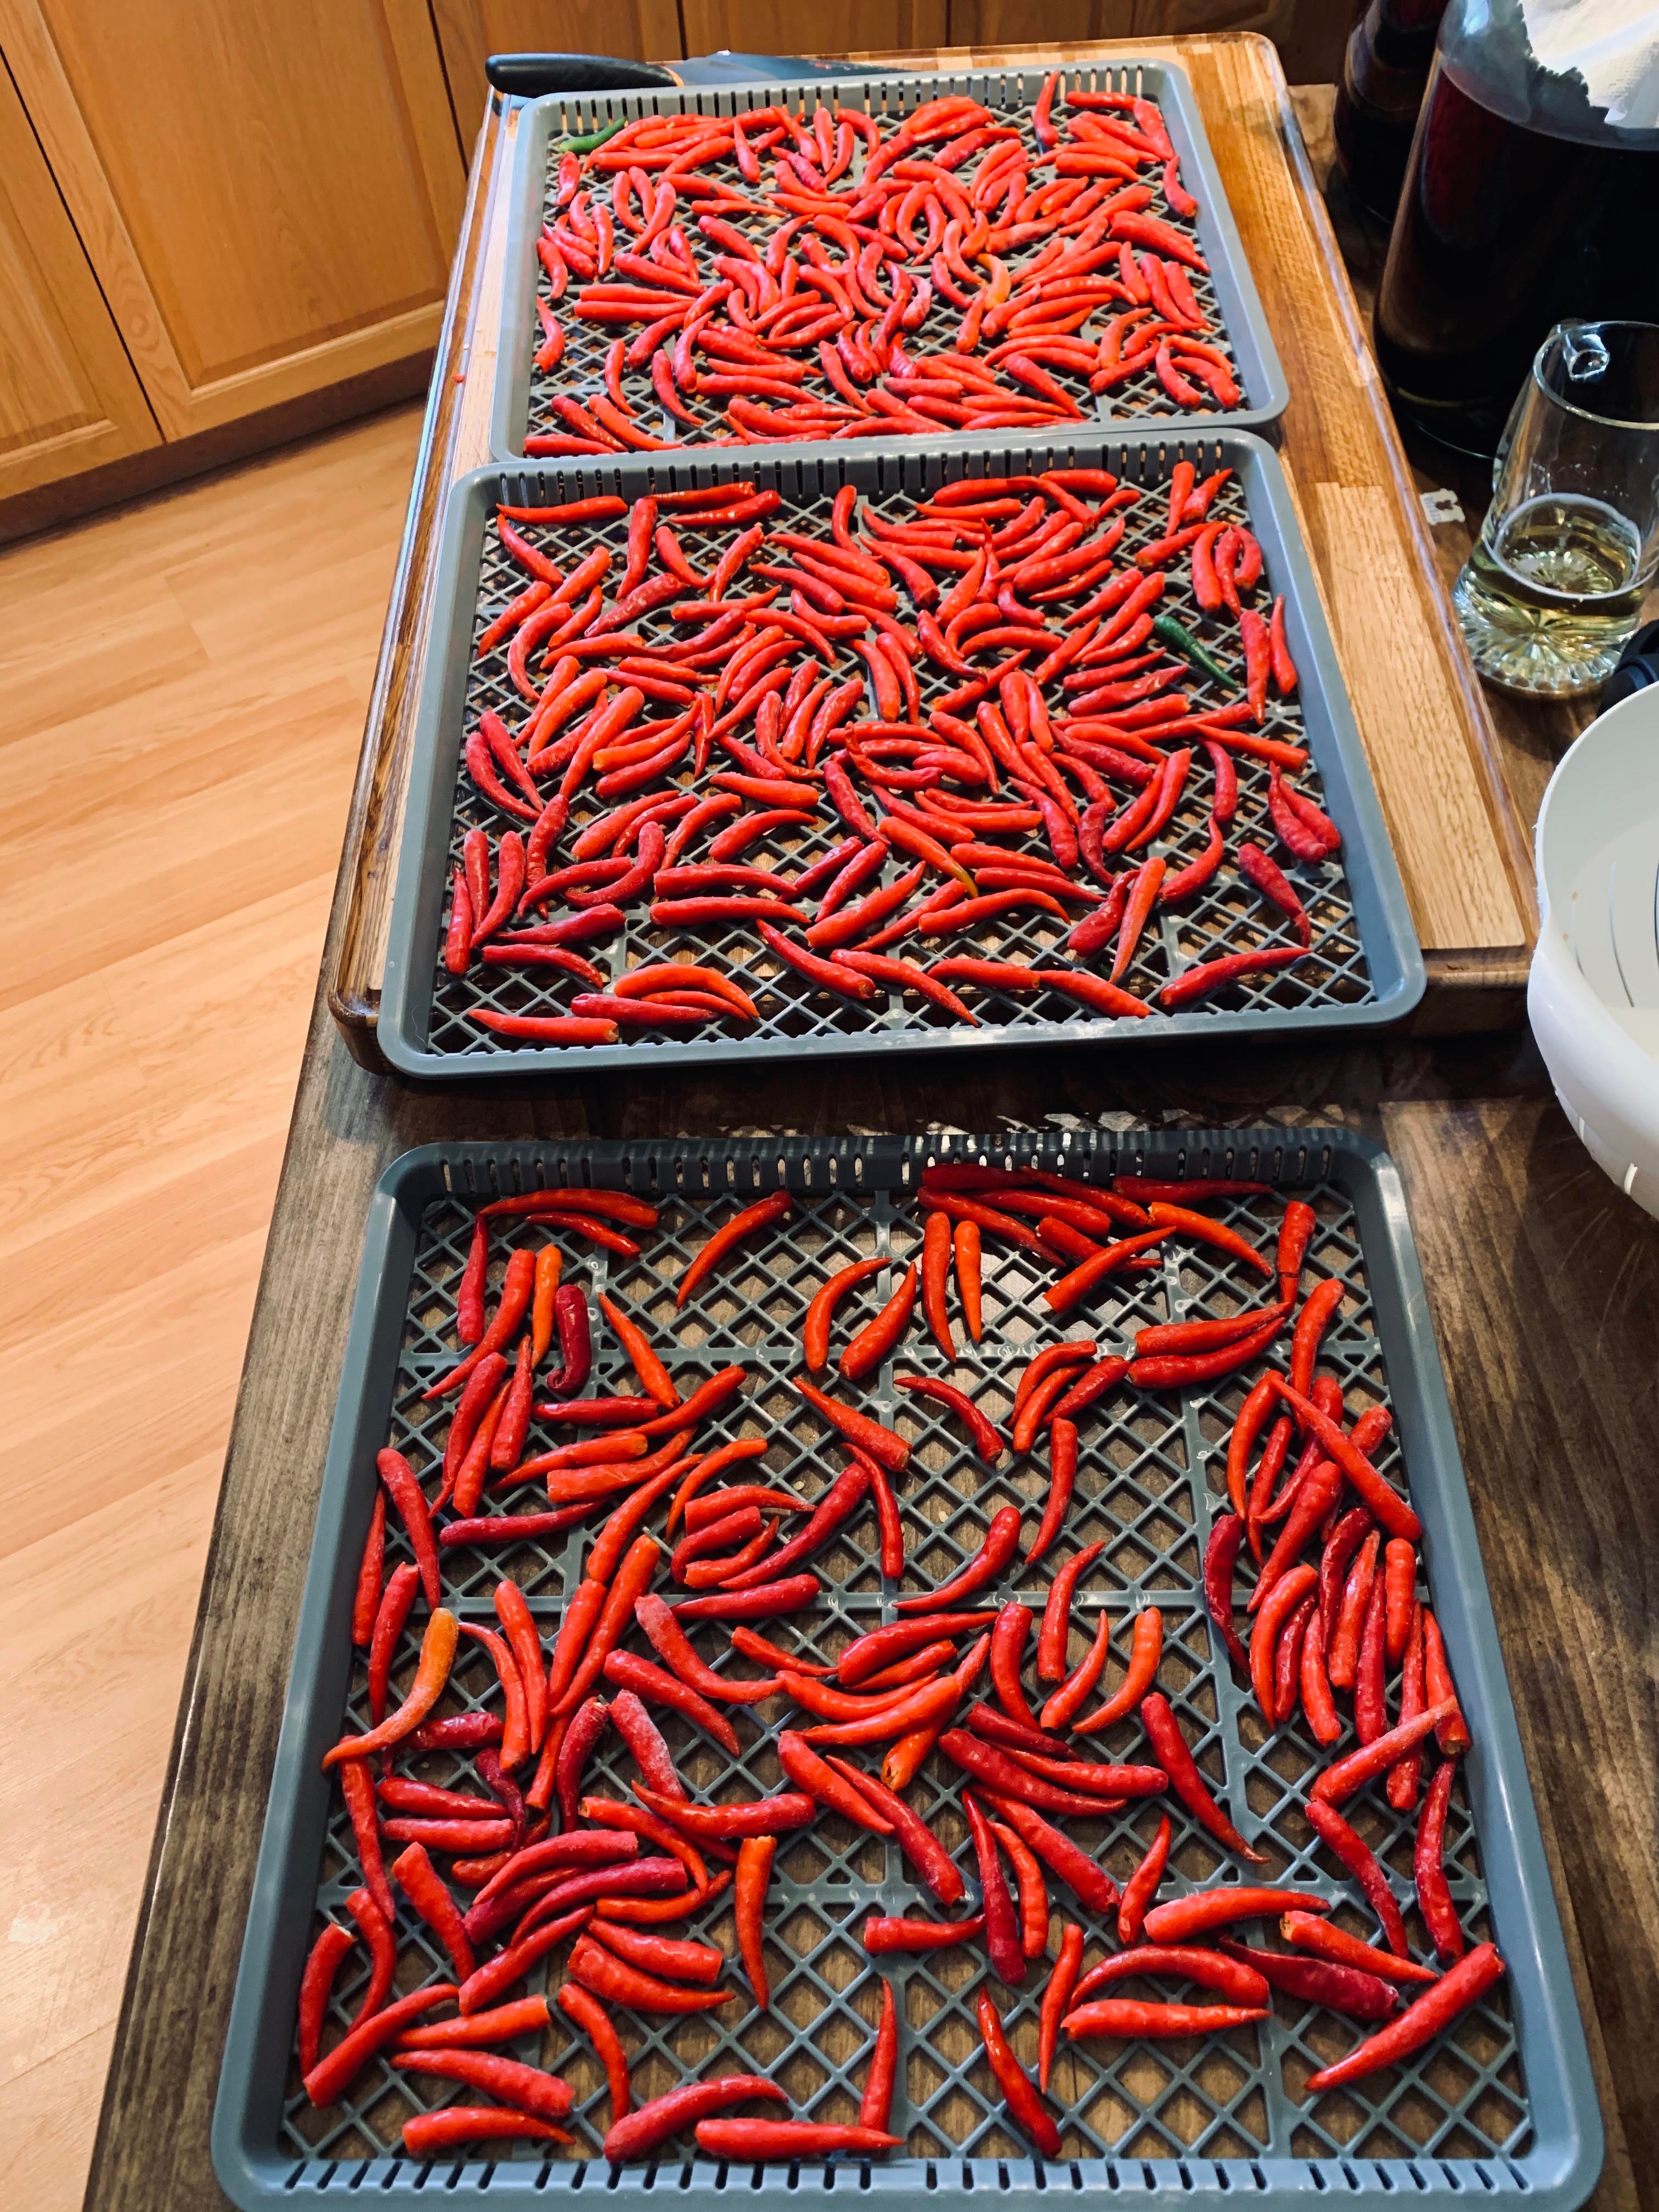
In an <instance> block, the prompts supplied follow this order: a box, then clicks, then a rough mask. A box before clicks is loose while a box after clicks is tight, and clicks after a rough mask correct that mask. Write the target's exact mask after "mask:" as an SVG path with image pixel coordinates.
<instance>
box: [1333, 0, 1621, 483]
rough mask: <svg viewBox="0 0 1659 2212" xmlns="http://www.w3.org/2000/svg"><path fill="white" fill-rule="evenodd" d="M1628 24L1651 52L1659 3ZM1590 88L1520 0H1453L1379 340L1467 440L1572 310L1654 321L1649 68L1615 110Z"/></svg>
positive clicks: (1587, 26)
mask: <svg viewBox="0 0 1659 2212" xmlns="http://www.w3.org/2000/svg"><path fill="white" fill-rule="evenodd" d="M1578 12H1579V15H1580V16H1581V17H1582V18H1583V19H1584V20H1583V35H1584V36H1585V38H1586V39H1587V40H1591V39H1593V35H1594V32H1595V18H1596V17H1597V16H1598V15H1600V14H1601V12H1602V11H1601V9H1599V8H1598V7H1597V6H1596V5H1595V0H1584V4H1583V6H1582V7H1581V9H1580V10H1579V11H1578ZM1635 35H1636V36H1637V37H1638V38H1639V39H1641V40H1644V41H1645V49H1646V53H1645V58H1644V57H1642V56H1641V55H1639V54H1638V60H1641V61H1643V64H1644V66H1650V65H1651V63H1652V49H1653V46H1654V44H1655V40H1656V38H1659V30H1656V27H1655V23H1654V19H1653V18H1652V17H1650V18H1649V19H1648V22H1647V25H1646V27H1645V28H1644V27H1642V26H1640V25H1638V27H1637V31H1636V33H1635ZM1557 58H1558V59H1559V57H1557ZM1640 74H1641V70H1640V69H1638V71H1637V76H1638V79H1639V76H1640ZM1656 76H1659V71H1656ZM1625 81H1626V82H1630V77H1629V73H1628V72H1627V73H1626V80H1625ZM1596 89H1597V87H1596V86H1595V85H1593V84H1589V83H1587V82H1586V78H1585V76H1583V74H1581V73H1579V71H1578V70H1576V69H1571V68H1565V69H1547V68H1545V67H1543V66H1541V64H1539V62H1538V61H1537V59H1536V58H1535V57H1534V54H1533V52H1532V48H1531V46H1530V44H1529V43H1528V37H1527V28H1526V24H1525V21H1524V18H1523V16H1522V6H1521V0H1452V5H1451V7H1450V9H1449V11H1448V13H1447V15H1446V17H1445V20H1444V21H1443V25H1442V28H1441V33H1440V44H1439V50H1438V52H1437V55H1436V58H1435V63H1434V68H1433V71H1432V74H1431V77H1430V82H1429V89H1428V94H1427V96H1426V98H1425V100H1424V102H1423V112H1422V114H1421V116H1420V118H1419V122H1418V127H1417V135H1416V137H1415V138H1414V140H1413V144H1412V153H1411V163H1410V167H1409V170H1408V173H1407V179H1406V185H1405V188H1404V190H1403V191H1402V193H1401V200H1400V205H1399V209H1398V210H1397V212H1396V214H1395V224H1394V234H1393V236H1392V238H1391V239H1390V240H1389V258H1388V265H1387V267H1386V268H1385V270H1383V283H1382V287H1381V289H1380V290H1379V292H1378V294H1377V301H1376V357H1377V362H1378V363H1379V365H1380V367H1381V368H1382V371H1383V378H1384V380H1385V381H1386V383H1387V385H1388V387H1389V394H1390V396H1391V398H1393V400H1394V403H1395V408H1396V410H1398V411H1399V412H1400V413H1401V415H1403V416H1406V417H1407V419H1408V420H1410V421H1412V422H1415V423H1416V424H1418V425H1419V427H1420V428H1423V429H1425V430H1426V431H1428V432H1429V433H1430V435H1431V436H1434V437H1437V438H1439V439H1441V440H1442V441H1443V442H1445V443H1446V444H1448V445H1450V446H1454V447H1458V448H1459V449H1460V450H1462V451H1463V452H1466V453H1494V452H1495V451H1496V450H1497V446H1498V438H1499V436H1500V435H1501V433H1502V431H1503V428H1504V422H1505V421H1506V420H1507V418H1508V416H1509V411H1510V405H1511V404H1512V402H1513V401H1514V398H1515V395H1516V392H1517V391H1518V390H1519V389H1520V387H1521V384H1522V380H1523V378H1524V377H1525V375H1526V374H1527V370H1528V365H1529V363H1530V362H1531V360H1532V357H1533V356H1534V354H1535V353H1536V351H1537V349H1538V348H1539V346H1540V345H1541V343H1543V341H1544V339H1545V337H1547V335H1548V333H1549V331H1550V330H1551V329H1552V328H1553V325H1555V324H1556V323H1558V322H1559V321H1561V320H1562V319H1564V318H1565V317H1568V316H1576V317H1580V318H1583V319H1585V320H1587V321H1592V322H1594V321H1601V320H1610V319H1619V318H1630V319H1634V320H1637V321H1641V322H1659V246H1656V227H1655V226H1656V210H1659V129H1656V128H1654V127H1651V126H1650V125H1649V124H1648V123H1647V121H1646V120H1645V118H1644V115H1643V112H1642V102H1641V98H1640V96H1639V95H1640V92H1641V87H1640V84H1639V82H1638V84H1637V94H1638V97H1636V98H1632V99H1627V100H1624V101H1623V102H1622V114H1621V116H1620V119H1614V118H1613V112H1612V109H1613V105H1614V104H1615V102H1614V101H1613V100H1607V101H1605V102H1604V103H1603V104H1601V105H1598V104H1597V103H1596V100H1595V90H1596ZM1647 96H1648V98H1649V99H1651V96H1652V95H1651V92H1650V93H1649V94H1648V95H1647ZM1625 116H1629V118H1630V119H1629V120H1626V119H1623V118H1624V117H1625Z"/></svg>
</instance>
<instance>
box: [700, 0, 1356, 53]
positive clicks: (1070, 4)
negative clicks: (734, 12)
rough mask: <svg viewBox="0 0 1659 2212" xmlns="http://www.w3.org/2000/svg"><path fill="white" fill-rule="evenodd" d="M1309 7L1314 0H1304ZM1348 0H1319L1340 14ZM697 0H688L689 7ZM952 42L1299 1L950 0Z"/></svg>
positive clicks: (1278, 9)
mask: <svg viewBox="0 0 1659 2212" xmlns="http://www.w3.org/2000/svg"><path fill="white" fill-rule="evenodd" d="M1302 3H1303V6H1304V9H1306V8H1307V7H1308V5H1309V0H1302ZM1341 4H1342V0H1315V5H1316V7H1317V8H1318V9H1329V10H1331V11H1333V12H1336V11H1338V10H1339V9H1340V8H1341ZM689 5H690V0H688V6H689ZM950 9H951V33H950V42H951V45H952V46H1043V45H1048V46H1052V45H1054V44H1055V43H1057V42H1060V41H1064V40H1071V39H1135V38H1146V39H1151V38H1170V37H1173V36H1174V35H1176V33H1179V32H1182V31H1260V32H1261V33H1263V34H1264V36H1266V37H1267V38H1270V39H1272V38H1278V37H1280V36H1282V35H1284V34H1285V33H1287V32H1288V30H1289V29H1290V27H1291V21H1292V19H1293V18H1294V17H1295V15H1296V13H1297V0H950Z"/></svg>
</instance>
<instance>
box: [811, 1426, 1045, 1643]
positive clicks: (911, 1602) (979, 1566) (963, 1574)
mask: <svg viewBox="0 0 1659 2212" xmlns="http://www.w3.org/2000/svg"><path fill="white" fill-rule="evenodd" d="M797 1388H799V1385H797ZM1019 1530H1020V1509H1019V1507H1018V1505H1003V1506H999V1508H998V1509H997V1510H996V1512H995V1513H994V1514H993V1516H991V1525H990V1527H989V1528H987V1530H986V1532H985V1540H984V1541H983V1542H982V1543H981V1546H980V1547H979V1550H978V1551H977V1552H976V1553H975V1554H974V1556H973V1558H972V1559H969V1561H968V1563H967V1565H965V1566H963V1567H962V1568H960V1569H959V1570H958V1571H957V1573H956V1574H954V1575H953V1576H951V1579H950V1580H949V1581H948V1582H945V1583H940V1584H939V1588H938V1589H933V1590H929V1591H927V1592H926V1593H925V1594H924V1595H921V1597H907V1598H901V1599H900V1600H899V1601H898V1604H897V1606H896V1611H897V1612H899V1613H941V1612H946V1611H948V1610H949V1609H950V1608H951V1607H953V1606H955V1605H956V1604H957V1601H959V1600H960V1599H962V1598H964V1597H967V1596H969V1595H971V1594H972V1592H974V1591H975V1590H976V1589H984V1587H985V1585H986V1583H991V1582H994V1581H995V1580H996V1578H997V1577H998V1576H999V1575H1000V1573H1001V1572H1002V1571H1003V1569H1004V1568H1005V1567H1006V1565H1008V1563H1009V1561H1010V1560H1011V1559H1012V1558H1013V1556H1014V1553H1016V1552H1017V1551H1018V1548H1019Z"/></svg>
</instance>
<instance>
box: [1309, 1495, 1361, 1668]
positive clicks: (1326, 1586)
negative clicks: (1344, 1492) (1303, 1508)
mask: <svg viewBox="0 0 1659 2212" xmlns="http://www.w3.org/2000/svg"><path fill="white" fill-rule="evenodd" d="M1372 1526H1373V1523H1372V1521H1371V1516H1370V1514H1369V1513H1368V1512H1367V1511H1366V1510H1365V1508H1364V1506H1363V1505H1356V1506H1355V1507H1353V1509H1352V1510H1351V1511H1350V1512H1347V1513H1345V1514H1344V1515H1343V1516H1342V1517H1341V1519H1340V1521H1339V1522H1337V1524H1336V1526H1335V1527H1334V1528H1333V1529H1332V1531H1331V1533H1330V1534H1329V1535H1328V1537H1327V1538H1326V1539H1325V1548H1324V1550H1323V1551H1322V1553H1321V1554H1320V1558H1319V1610H1320V1619H1321V1622H1322V1626H1323V1628H1324V1632H1325V1645H1326V1650H1327V1652H1328V1650H1329V1647H1330V1640H1331V1638H1332V1637H1334V1635H1335V1633H1336V1623H1337V1616H1338V1614H1339V1613H1340V1610H1341V1605H1342V1591H1343V1587H1344V1584H1345V1583H1346V1578H1347V1573H1348V1568H1349V1565H1350V1564H1351V1563H1352V1559H1353V1556H1354V1554H1355V1553H1356V1552H1358V1549H1359V1547H1360V1546H1361V1545H1362V1544H1363V1543H1364V1541H1365V1539H1366V1537H1367V1535H1369V1534H1370V1530H1371V1528H1372Z"/></svg>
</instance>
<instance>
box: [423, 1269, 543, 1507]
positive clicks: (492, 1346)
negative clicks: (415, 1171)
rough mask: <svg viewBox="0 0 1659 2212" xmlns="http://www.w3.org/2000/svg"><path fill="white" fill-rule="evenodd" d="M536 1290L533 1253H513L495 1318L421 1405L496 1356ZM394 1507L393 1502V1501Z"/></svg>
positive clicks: (515, 1330)
mask: <svg viewBox="0 0 1659 2212" xmlns="http://www.w3.org/2000/svg"><path fill="white" fill-rule="evenodd" d="M535 1286H536V1255H535V1254H534V1253H533V1252H527V1251H519V1252H514V1253H513V1254H512V1255H510V1257H509V1258H508V1260H507V1273H506V1275H505V1276H504V1277H503V1278H502V1281H501V1302H500V1304H498V1305H497V1307H496V1309H495V1318H494V1320H493V1321H492V1322H490V1324H489V1328H487V1329H486V1330H485V1331H484V1333H483V1336H481V1337H480V1338H479V1340H478V1341H477V1344H475V1345H474V1346H473V1347H472V1349H471V1352H468V1354H467V1355H466V1358H465V1359H463V1360H462V1361H461V1362H460V1364H459V1366H456V1367H453V1368H451V1370H449V1372H448V1374H447V1375H444V1376H440V1377H439V1379H438V1381H437V1382H435V1383H434V1384H433V1385H432V1387H431V1388H430V1389H428V1390H427V1391H425V1392H424V1393H423V1394H422V1403H429V1402H430V1401H431V1400H433V1399H434V1398H442V1397H447V1395H448V1394H449V1392H450V1391H452V1390H453V1389H454V1388H455V1386H456V1384H457V1383H464V1382H465V1380H466V1378H467V1376H469V1375H471V1372H472V1370H474V1368H476V1367H477V1365H478V1364H479V1362H480V1361H481V1360H483V1359H485V1358H488V1357H489V1354H490V1353H491V1352H499V1351H500V1350H501V1346H503V1345H505V1344H510V1343H511V1342H512V1340H513V1338H514V1337H515V1336H517V1334H518V1333H519V1330H520V1327H521V1326H522V1324H523V1322H524V1318H525V1316H526V1313H527V1312H528V1311H529V1308H530V1301H531V1297H532V1294H533V1292H534V1290H535ZM393 1502H394V1504H395V1503H396V1500H395V1498H394V1500H393Z"/></svg>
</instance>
